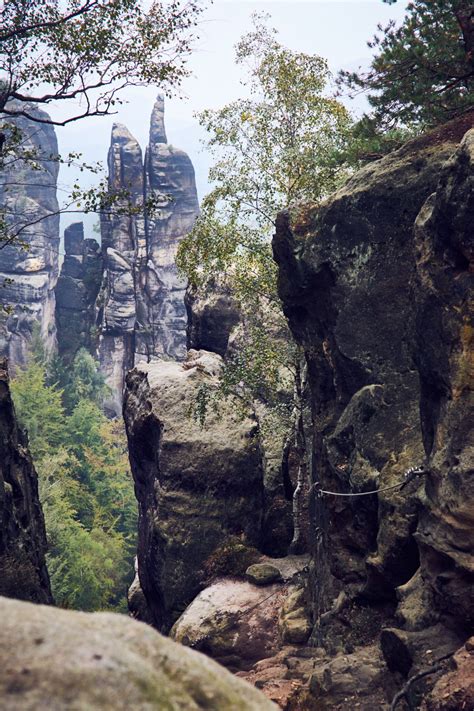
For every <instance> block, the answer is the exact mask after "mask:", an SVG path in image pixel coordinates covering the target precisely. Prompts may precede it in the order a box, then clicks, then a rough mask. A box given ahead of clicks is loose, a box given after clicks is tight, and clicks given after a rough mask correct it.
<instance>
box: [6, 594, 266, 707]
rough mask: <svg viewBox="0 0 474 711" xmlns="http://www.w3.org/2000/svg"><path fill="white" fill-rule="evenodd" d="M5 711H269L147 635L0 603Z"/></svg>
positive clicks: (226, 676) (139, 629) (119, 622)
mask: <svg viewBox="0 0 474 711" xmlns="http://www.w3.org/2000/svg"><path fill="white" fill-rule="evenodd" d="M0 615H1V618H2V633H1V635H0V696H1V699H2V704H1V705H2V708H3V709H5V711H24V710H25V709H56V710H57V711H62V710H63V709H64V710H66V709H71V708H74V709H77V711H86V710H87V709H97V710H101V709H103V710H104V711H106V710H109V709H114V711H120V710H121V709H123V710H124V711H125V709H127V710H128V709H136V711H151V710H152V709H156V710H157V711H163V710H164V709H173V711H180V710H181V711H198V710H199V709H206V711H212V710H214V711H266V710H267V709H268V711H270V710H271V709H275V708H276V707H275V706H274V704H272V703H271V702H270V701H268V700H267V699H266V698H265V697H264V696H263V694H261V693H260V692H259V691H257V689H254V688H252V687H251V686H250V685H249V684H247V683H246V682H244V681H241V680H240V679H237V678H236V677H234V676H232V674H230V673H229V672H227V671H226V670H225V669H223V668H222V667H220V666H219V665H218V664H216V663H215V662H213V661H212V660H210V659H208V658H207V657H205V656H203V655H201V654H198V653H197V652H194V651H192V650H190V649H185V648H184V647H182V646H180V645H178V644H176V643H175V642H172V641H170V640H168V639H166V638H165V637H162V636H161V635H160V634H159V633H158V632H156V631H155V630H153V629H152V628H151V627H149V626H147V625H144V624H142V623H139V622H136V621H134V620H130V619H128V618H127V617H125V616H123V615H114V614H111V613H94V614H90V613H89V614H88V613H84V612H71V611H67V610H57V609H52V608H47V607H44V606H40V605H31V604H29V603H24V602H17V601H13V600H7V599H4V598H2V599H0Z"/></svg>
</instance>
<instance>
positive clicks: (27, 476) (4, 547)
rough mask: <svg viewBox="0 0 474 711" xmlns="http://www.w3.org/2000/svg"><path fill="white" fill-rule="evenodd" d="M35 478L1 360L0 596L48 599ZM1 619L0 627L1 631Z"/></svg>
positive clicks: (49, 599) (37, 600)
mask: <svg viewBox="0 0 474 711" xmlns="http://www.w3.org/2000/svg"><path fill="white" fill-rule="evenodd" d="M45 553H46V532H45V528H44V519H43V512H42V509H41V504H40V501H39V494H38V477H37V474H36V471H35V469H34V466H33V461H32V459H31V456H30V453H29V451H28V442H27V439H26V436H25V435H24V433H23V432H22V431H21V430H20V429H19V427H18V423H17V420H16V416H15V410H14V407H13V402H12V399H11V395H10V389H9V381H8V371H7V363H6V359H5V358H2V359H0V595H4V596H7V597H16V598H20V599H22V600H30V601H32V602H41V603H50V602H52V595H51V589H50V585H49V577H48V572H47V569H46V562H45ZM3 622H4V620H3V618H2V631H3Z"/></svg>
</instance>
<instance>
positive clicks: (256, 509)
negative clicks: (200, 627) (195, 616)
mask: <svg viewBox="0 0 474 711" xmlns="http://www.w3.org/2000/svg"><path fill="white" fill-rule="evenodd" d="M220 365H221V359H220V357H219V356H217V355H216V354H213V353H207V352H205V351H190V353H189V356H188V360H187V361H185V362H184V363H183V364H179V363H173V362H165V361H161V362H157V363H150V364H145V363H140V364H139V365H138V366H137V367H136V368H135V369H134V370H132V371H131V372H130V373H129V375H128V376H127V389H126V394H125V401H124V417H125V423H126V428H127V435H128V441H129V451H130V462H131V466H132V472H133V476H134V480H135V490H136V494H137V498H138V502H139V542H138V575H139V580H140V583H141V588H142V590H143V593H144V595H145V598H146V600H147V603H148V607H149V609H150V612H151V617H152V620H153V624H154V625H155V626H156V627H158V629H161V630H168V629H169V628H170V626H171V625H172V623H173V622H174V621H175V620H176V619H177V617H178V616H179V615H180V614H181V613H182V612H183V610H184V609H185V607H186V606H187V605H188V604H189V603H190V602H191V600H192V599H193V597H194V596H195V595H196V594H197V592H198V591H199V590H200V587H201V585H202V580H200V576H201V573H202V568H203V564H204V562H205V561H206V560H207V559H208V558H209V556H210V555H211V554H212V553H214V551H215V550H216V549H217V548H218V547H219V546H220V545H222V544H223V543H224V542H225V541H226V539H228V538H229V537H230V536H242V537H243V539H244V540H245V541H246V542H247V543H250V544H253V545H254V544H258V542H259V537H260V534H261V531H260V528H261V517H262V509H263V469H262V456H261V452H260V449H259V444H258V438H257V436H256V435H257V425H256V421H255V419H254V418H253V417H252V415H251V414H250V413H248V415H247V416H245V417H244V418H243V419H242V418H240V416H239V414H237V413H236V408H237V405H238V403H236V402H229V403H223V404H222V405H220V407H219V411H218V412H217V411H214V412H211V413H210V414H209V415H208V418H207V421H206V425H205V426H204V427H201V425H200V424H199V422H196V421H195V420H194V419H193V417H192V415H191V411H192V409H193V407H194V405H195V402H196V397H197V396H198V394H199V392H205V391H203V390H202V388H203V387H204V388H206V391H207V392H208V393H209V394H210V395H212V390H213V389H214V388H215V387H216V376H217V373H218V370H219V368H220Z"/></svg>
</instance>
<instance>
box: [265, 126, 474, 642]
mask: <svg viewBox="0 0 474 711" xmlns="http://www.w3.org/2000/svg"><path fill="white" fill-rule="evenodd" d="M472 121H473V117H472V115H471V117H470V118H469V117H462V118H461V119H460V120H459V121H458V122H453V123H452V124H449V125H447V126H446V127H441V128H439V129H437V131H435V132H433V133H432V134H429V135H427V136H424V137H422V138H420V139H418V140H416V141H414V142H411V143H409V144H407V145H406V146H405V147H403V148H402V149H400V150H399V151H397V152H395V153H393V154H391V155H389V156H386V157H385V158H383V159H382V160H380V161H377V162H375V163H373V164H370V165H369V166H367V167H366V168H364V169H362V170H361V171H360V172H359V173H357V174H356V175H355V176H354V177H353V178H352V179H351V180H349V181H348V183H347V184H346V185H345V186H344V187H343V188H342V189H341V190H339V191H338V192H336V193H335V194H334V195H333V196H331V197H330V198H329V199H328V200H327V201H326V202H325V203H324V204H323V205H322V206H320V207H319V208H314V207H309V208H308V209H306V210H301V211H300V212H299V214H298V216H293V217H292V218H290V216H289V214H288V213H285V214H282V215H280V216H279V218H278V224H277V234H276V237H275V240H274V251H275V256H276V259H277V261H278V263H279V269H280V273H279V290H280V295H281V297H282V299H283V302H284V308H285V312H286V314H287V316H288V318H289V322H290V327H291V329H292V332H293V334H294V336H295V338H296V339H297V341H298V342H299V343H301V344H302V345H303V347H304V349H305V354H306V359H307V362H308V373H309V383H310V388H311V398H312V417H313V422H314V440H313V483H314V484H315V486H314V488H313V492H316V490H317V488H318V487H321V488H323V489H325V490H328V491H333V492H341V493H347V492H350V491H364V490H365V491H369V490H371V489H376V488H384V487H387V486H391V485H395V484H396V483H397V482H401V481H402V480H403V475H404V472H405V471H406V470H407V469H408V468H409V467H412V466H415V465H419V464H421V463H423V462H424V460H425V458H426V457H427V458H428V468H429V472H428V475H427V476H426V477H425V478H423V477H418V478H417V479H416V480H415V481H413V482H412V483H411V484H409V485H407V486H406V487H405V488H404V489H403V490H399V489H393V490H390V491H385V492H381V493H380V494H379V495H374V496H367V497H357V498H355V497H354V498H351V497H345V498H342V497H336V496H332V495H323V496H322V497H317V496H316V493H313V499H312V501H311V526H312V529H313V530H314V531H315V535H314V536H313V537H312V541H313V547H312V556H313V559H314V564H313V567H312V578H311V579H312V591H313V614H314V615H315V617H316V618H317V617H318V616H319V615H320V614H321V613H322V612H324V611H325V610H328V608H329V607H330V601H331V599H334V597H335V596H336V595H337V593H338V591H339V590H340V589H341V588H343V589H344V590H345V591H346V593H347V594H349V595H351V594H354V593H355V594H360V593H362V594H363V595H364V596H365V597H366V599H369V600H370V599H375V600H377V601H380V600H382V599H384V598H386V599H387V600H390V599H392V600H393V599H394V592H395V588H396V587H398V586H404V585H405V584H406V583H408V581H409V580H410V578H411V577H412V576H413V575H414V574H415V573H416V571H417V570H418V569H419V568H420V570H421V579H422V580H423V581H424V582H425V583H428V585H427V588H428V591H429V592H430V594H428V595H425V594H424V593H422V591H420V590H419V586H418V585H417V586H413V594H416V602H415V601H413V604H414V605H420V604H423V605H430V604H432V605H433V604H434V607H433V610H437V613H438V614H441V615H443V616H446V617H449V616H452V617H453V618H454V620H452V622H454V624H462V625H464V624H466V621H467V620H471V621H472V610H473V609H474V607H473V604H472V597H470V595H471V594H472V580H473V571H474V568H473V552H474V544H473V541H472V535H471V533H469V531H470V532H472V523H473V521H472V511H473V501H474V492H473V489H472V482H473V477H472V468H471V467H472V449H471V447H472V445H471V444H470V441H469V436H468V431H467V427H468V424H467V423H468V422H469V421H470V420H471V421H472V412H471V413H470V409H469V408H470V406H469V404H468V403H469V401H470V400H471V399H472V379H471V380H470V379H469V376H468V375H467V373H468V366H467V358H468V356H467V353H468V351H469V345H468V344H469V341H470V339H471V338H472V331H471V330H470V327H469V326H468V321H467V302H468V299H467V294H468V291H469V288H472V274H469V269H468V267H469V262H470V260H471V259H472V246H471V247H470V246H469V245H470V244H471V245H472V209H473V207H472V205H473V198H472V187H473V178H472V175H473V169H472V145H473V143H472V132H470V133H468V134H467V136H466V138H465V139H464V141H463V143H462V146H461V147H460V148H459V149H458V150H457V148H458V146H459V143H460V141H461V140H462V138H463V135H464V132H465V129H466V127H469V125H471V126H472ZM433 193H435V195H433ZM415 223H416V230H415V229H414V228H415ZM420 412H421V418H420ZM469 460H470V461H471V464H468V462H469ZM469 586H470V587H469ZM469 589H470V591H471V592H469ZM408 594H409V593H408V592H407V595H408ZM433 596H434V597H433ZM430 599H431V600H432V601H434V603H433V602H431V603H430V602H429V600H430ZM403 607H404V610H405V611H406V614H407V615H408V616H409V615H410V612H409V608H410V604H409V601H408V600H407V596H406V595H405V597H404V599H403ZM423 615H424V612H423ZM456 620H457V622H456ZM329 630H330V628H329ZM329 633H330V632H329Z"/></svg>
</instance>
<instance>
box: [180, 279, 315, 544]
mask: <svg viewBox="0 0 474 711" xmlns="http://www.w3.org/2000/svg"><path fill="white" fill-rule="evenodd" d="M185 304H186V310H187V314H188V329H187V344H188V348H192V349H196V350H199V349H203V350H208V351H212V352H213V353H218V354H219V355H221V356H222V357H223V358H224V360H225V361H227V362H230V361H231V360H232V359H234V358H237V359H238V357H239V351H240V352H241V351H242V349H243V348H245V346H246V345H247V344H246V343H245V328H246V317H245V315H244V314H243V312H242V309H241V308H240V307H239V304H238V302H237V300H236V298H235V297H234V296H233V294H232V289H231V287H230V286H229V285H228V284H225V283H222V281H221V280H219V279H217V278H216V279H213V280H210V281H209V282H208V284H207V285H206V286H200V287H199V288H197V287H193V286H192V285H190V286H188V289H187V291H186V297H185ZM267 326H268V330H269V331H270V332H271V333H272V334H273V335H274V337H275V341H276V343H277V344H278V345H280V344H281V347H282V348H284V347H285V346H286V344H285V340H286V341H287V339H290V338H291V336H290V334H289V332H288V330H287V329H284V332H282V329H279V328H278V327H277V326H276V324H275V320H274V313H273V312H272V311H271V310H269V312H268V319H267ZM284 380H285V387H284V388H282V392H281V393H279V397H280V401H281V405H284V404H288V402H289V401H291V398H292V395H293V382H292V378H291V377H286V378H285V379H284ZM253 406H254V409H255V415H256V417H257V421H258V422H259V424H260V423H263V424H264V426H263V427H260V430H259V438H260V445H261V447H262V451H263V458H264V516H263V526H262V550H263V552H264V553H266V554H267V555H270V556H284V555H286V554H287V553H288V550H289V547H290V544H291V541H292V538H293V517H292V495H293V491H294V489H295V487H296V480H297V469H298V464H297V462H296V461H295V457H294V456H293V455H294V451H293V450H294V448H293V447H292V446H287V447H285V444H287V445H289V439H290V438H291V436H289V435H290V433H288V431H287V429H288V427H287V423H286V421H285V422H284V421H283V420H284V418H281V413H279V412H278V409H277V408H272V407H268V401H266V399H265V394H263V393H262V396H261V397H258V396H257V397H256V398H255V399H254V402H253ZM283 409H284V408H282V410H283ZM303 550H304V548H302V550H301V551H300V552H302V551H303Z"/></svg>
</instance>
